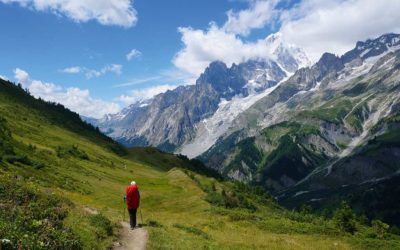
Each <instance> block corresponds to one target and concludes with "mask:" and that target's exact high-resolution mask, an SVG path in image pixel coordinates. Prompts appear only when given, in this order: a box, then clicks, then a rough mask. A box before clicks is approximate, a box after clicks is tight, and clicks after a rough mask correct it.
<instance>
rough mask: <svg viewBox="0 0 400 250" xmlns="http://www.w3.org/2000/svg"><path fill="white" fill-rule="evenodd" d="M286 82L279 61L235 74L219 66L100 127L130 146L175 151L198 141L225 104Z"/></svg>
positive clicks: (239, 68)
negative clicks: (199, 130)
mask: <svg viewBox="0 0 400 250" xmlns="http://www.w3.org/2000/svg"><path fill="white" fill-rule="evenodd" d="M284 77H286V73H285V72H284V71H283V70H282V69H281V68H280V67H279V66H278V65H277V64H276V63H275V62H273V61H265V60H264V61H259V60H258V61H256V60H251V61H248V62H246V63H242V64H239V65H235V64H234V65H232V67H230V68H228V67H227V66H226V65H225V64H224V63H223V62H219V61H216V62H213V63H211V64H210V65H209V67H208V68H207V69H206V70H205V72H204V73H203V74H201V76H200V77H199V78H198V80H197V81H196V84H195V85H193V86H184V87H178V88H176V89H174V90H171V91H167V92H166V93H163V94H160V95H157V96H156V97H154V98H153V99H152V100H149V101H147V103H137V104H134V105H131V106H130V107H128V108H126V109H124V110H123V111H122V112H121V113H120V114H117V115H110V116H108V117H105V118H103V119H102V120H99V121H98V122H97V123H96V125H97V126H99V127H100V129H102V130H103V131H104V132H106V133H107V134H108V135H110V136H111V137H113V138H115V139H116V140H118V141H119V142H122V143H123V144H125V145H128V146H145V145H152V146H157V147H159V148H161V149H163V150H166V151H174V150H175V149H176V148H177V147H178V146H180V145H182V144H184V143H185V142H187V141H190V140H191V139H192V138H193V136H194V135H195V129H196V124H197V123H199V122H200V121H202V120H204V119H206V118H207V117H210V116H211V115H212V114H214V113H215V111H216V110H217V109H218V107H219V104H220V102H221V100H227V101H229V100H231V99H232V98H233V97H236V96H240V97H247V96H248V95H249V94H251V93H257V92H260V91H262V90H264V89H266V88H269V87H272V86H274V85H275V84H276V83H277V82H279V81H281V80H282V79H283V78H284ZM249 83H251V84H250V85H248V84H249Z"/></svg>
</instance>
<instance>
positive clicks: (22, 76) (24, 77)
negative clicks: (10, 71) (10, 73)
mask: <svg viewBox="0 0 400 250" xmlns="http://www.w3.org/2000/svg"><path fill="white" fill-rule="evenodd" d="M14 77H15V79H16V80H17V82H18V83H21V84H22V86H23V87H27V86H26V85H27V84H28V81H29V75H28V73H27V72H26V71H24V70H22V69H20V68H16V69H15V70H14Z"/></svg>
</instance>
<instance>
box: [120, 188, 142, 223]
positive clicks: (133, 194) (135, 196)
mask: <svg viewBox="0 0 400 250" xmlns="http://www.w3.org/2000/svg"><path fill="white" fill-rule="evenodd" d="M124 199H125V201H126V204H127V206H128V212H129V218H130V224H131V229H134V228H135V227H136V211H137V209H138V207H139V203H140V193H139V189H138V186H137V185H136V182H135V181H132V182H131V185H129V186H128V187H127V188H126V196H125V197H124Z"/></svg>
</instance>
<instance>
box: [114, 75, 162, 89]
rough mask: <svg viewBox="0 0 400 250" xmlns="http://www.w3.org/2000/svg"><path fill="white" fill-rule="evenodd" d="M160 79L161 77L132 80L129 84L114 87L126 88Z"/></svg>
mask: <svg viewBox="0 0 400 250" xmlns="http://www.w3.org/2000/svg"><path fill="white" fill-rule="evenodd" d="M159 79H161V76H149V77H144V78H138V79H133V80H131V81H129V82H125V83H121V84H116V85H114V87H127V86H132V85H138V84H142V83H146V82H151V81H155V80H159Z"/></svg>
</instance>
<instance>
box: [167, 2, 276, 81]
mask: <svg viewBox="0 0 400 250" xmlns="http://www.w3.org/2000/svg"><path fill="white" fill-rule="evenodd" d="M278 3H279V0H270V1H266V0H258V1H249V4H250V6H249V8H248V9H245V10H242V11H239V12H234V11H232V10H230V11H228V12H227V21H226V22H225V24H224V25H222V27H219V26H218V25H217V24H216V23H214V22H211V23H210V25H209V27H208V29H207V30H200V29H193V28H191V27H180V28H178V31H179V33H181V35H182V38H181V40H182V43H183V46H184V47H183V49H182V50H180V51H179V52H178V53H177V54H176V55H175V57H174V58H173V60H172V62H173V63H174V65H175V66H176V67H177V68H178V69H180V70H183V71H186V72H188V73H191V74H192V75H193V76H198V75H200V74H201V73H202V72H203V71H204V69H205V68H206V67H207V66H208V65H209V64H210V62H212V61H215V60H220V61H223V62H225V63H226V64H228V65H230V64H232V63H241V62H243V61H246V60H249V59H252V58H269V57H270V55H269V49H268V48H267V46H266V43H265V40H264V39H261V40H258V41H254V42H247V41H244V40H243V39H242V38H240V37H239V35H242V36H247V35H249V34H250V32H251V30H252V29H256V28H263V27H264V26H265V25H266V24H267V23H268V22H273V20H275V19H277V18H278V17H279V16H278V14H279V11H278V10H277V9H275V7H276V5H277V4H278Z"/></svg>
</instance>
